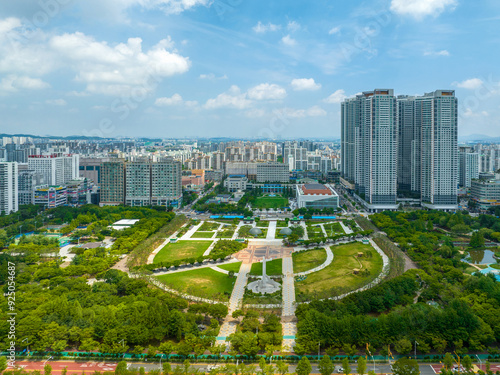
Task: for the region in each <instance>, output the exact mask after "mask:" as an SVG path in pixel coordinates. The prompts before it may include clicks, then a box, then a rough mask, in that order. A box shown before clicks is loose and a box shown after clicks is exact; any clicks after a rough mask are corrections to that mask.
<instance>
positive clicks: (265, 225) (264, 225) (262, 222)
mask: <svg viewBox="0 0 500 375" xmlns="http://www.w3.org/2000/svg"><path fill="white" fill-rule="evenodd" d="M257 227H259V228H268V227H269V221H267V220H259V222H258V223H257Z"/></svg>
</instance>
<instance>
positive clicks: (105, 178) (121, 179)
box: [100, 160, 125, 206]
mask: <svg viewBox="0 0 500 375" xmlns="http://www.w3.org/2000/svg"><path fill="white" fill-rule="evenodd" d="M100 169H101V202H100V205H101V206H107V205H112V206H116V205H119V204H124V203H125V161H124V160H114V161H107V162H103V163H101V166H100Z"/></svg>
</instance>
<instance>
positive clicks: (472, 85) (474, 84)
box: [453, 78, 484, 90]
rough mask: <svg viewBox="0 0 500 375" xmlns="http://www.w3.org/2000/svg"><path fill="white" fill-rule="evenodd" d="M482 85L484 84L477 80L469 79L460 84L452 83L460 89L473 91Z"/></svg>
mask: <svg viewBox="0 0 500 375" xmlns="http://www.w3.org/2000/svg"><path fill="white" fill-rule="evenodd" d="M483 83H484V82H483V81H482V80H481V79H479V78H470V79H466V80H465V81H462V82H453V85H454V86H457V87H460V88H462V89H468V90H475V89H478V88H480V87H481V86H482V85H483Z"/></svg>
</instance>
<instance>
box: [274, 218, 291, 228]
mask: <svg viewBox="0 0 500 375" xmlns="http://www.w3.org/2000/svg"><path fill="white" fill-rule="evenodd" d="M287 226H288V223H287V222H286V221H285V220H278V221H277V222H276V227H278V228H286V227H287Z"/></svg>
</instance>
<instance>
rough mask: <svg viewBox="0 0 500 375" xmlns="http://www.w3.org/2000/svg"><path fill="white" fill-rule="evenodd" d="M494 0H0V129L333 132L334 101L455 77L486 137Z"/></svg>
mask: <svg viewBox="0 0 500 375" xmlns="http://www.w3.org/2000/svg"><path fill="white" fill-rule="evenodd" d="M499 47H500V2H498V1H496V0H477V1H465V0H372V1H364V2H363V1H345V0H344V1H341V0H330V1H324V0H316V1H310V0H309V1H302V0H296V1H276V0H274V1H273V0H271V1H269V0H268V1H262V0H252V1H250V0H85V1H77V0H40V1H32V0H16V1H15V2H2V3H0V114H1V116H0V132H4V133H31V134H38V135H65V136H67V135H95V136H104V137H117V136H148V137H160V138H167V137H193V136H197V137H211V136H226V137H248V138H251V137H268V138H276V139H279V138H292V137H304V138H311V137H314V138H334V137H339V135H340V132H339V129H340V128H339V122H340V113H339V110H340V104H339V103H340V101H342V100H343V99H344V98H345V97H349V96H352V95H355V94H356V93H358V92H361V91H366V90H372V89H374V88H394V90H395V92H396V93H397V94H409V95H414V94H416V95H420V94H423V93H424V92H430V91H434V90H436V89H455V90H456V94H457V96H458V98H459V101H460V116H459V134H460V135H462V136H464V135H469V134H486V135H491V136H499V135H500V134H499V131H498V129H500V101H499V99H500V72H499V60H500V59H499V57H500V48H499Z"/></svg>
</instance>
